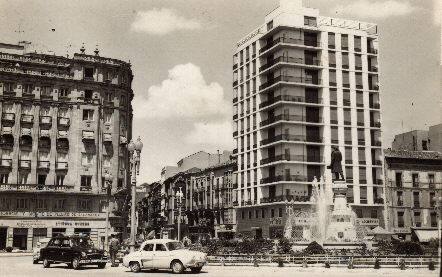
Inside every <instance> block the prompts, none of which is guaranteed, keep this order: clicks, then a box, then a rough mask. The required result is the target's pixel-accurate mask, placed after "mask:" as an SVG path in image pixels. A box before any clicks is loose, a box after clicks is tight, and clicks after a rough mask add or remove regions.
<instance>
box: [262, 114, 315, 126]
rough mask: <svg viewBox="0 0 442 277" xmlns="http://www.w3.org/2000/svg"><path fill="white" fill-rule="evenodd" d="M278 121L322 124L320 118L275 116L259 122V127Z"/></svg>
mask: <svg viewBox="0 0 442 277" xmlns="http://www.w3.org/2000/svg"><path fill="white" fill-rule="evenodd" d="M278 121H289V122H304V123H322V117H319V118H316V119H312V118H309V117H307V116H303V115H287V114H280V115H276V116H274V117H271V118H268V119H266V120H263V121H261V123H260V126H261V127H263V126H267V125H270V124H272V123H275V122H278Z"/></svg>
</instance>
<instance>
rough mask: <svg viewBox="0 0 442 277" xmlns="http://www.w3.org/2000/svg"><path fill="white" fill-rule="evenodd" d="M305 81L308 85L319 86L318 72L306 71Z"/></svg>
mask: <svg viewBox="0 0 442 277" xmlns="http://www.w3.org/2000/svg"><path fill="white" fill-rule="evenodd" d="M305 79H306V83H311V84H318V81H319V78H318V72H317V71H314V70H306V71H305Z"/></svg>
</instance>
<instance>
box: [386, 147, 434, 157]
mask: <svg viewBox="0 0 442 277" xmlns="http://www.w3.org/2000/svg"><path fill="white" fill-rule="evenodd" d="M384 155H385V157H386V158H400V159H418V160H442V153H441V152H436V151H409V150H392V149H385V151H384Z"/></svg>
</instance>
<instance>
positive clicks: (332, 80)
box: [328, 70, 336, 86]
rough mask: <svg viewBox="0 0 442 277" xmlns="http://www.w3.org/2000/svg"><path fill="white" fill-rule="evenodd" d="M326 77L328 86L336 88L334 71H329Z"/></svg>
mask: <svg viewBox="0 0 442 277" xmlns="http://www.w3.org/2000/svg"><path fill="white" fill-rule="evenodd" d="M328 75H329V77H328V78H329V84H330V86H336V70H330V71H329V73H328Z"/></svg>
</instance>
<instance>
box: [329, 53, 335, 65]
mask: <svg viewBox="0 0 442 277" xmlns="http://www.w3.org/2000/svg"><path fill="white" fill-rule="evenodd" d="M328 66H329V67H336V52H334V51H328Z"/></svg>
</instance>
